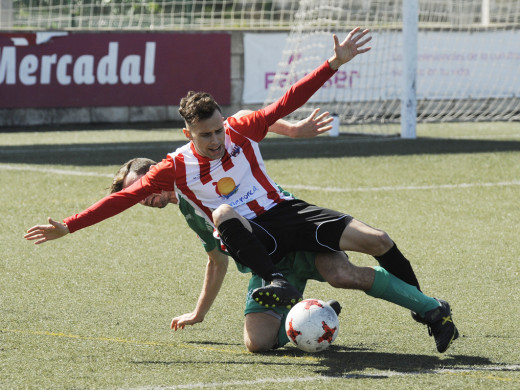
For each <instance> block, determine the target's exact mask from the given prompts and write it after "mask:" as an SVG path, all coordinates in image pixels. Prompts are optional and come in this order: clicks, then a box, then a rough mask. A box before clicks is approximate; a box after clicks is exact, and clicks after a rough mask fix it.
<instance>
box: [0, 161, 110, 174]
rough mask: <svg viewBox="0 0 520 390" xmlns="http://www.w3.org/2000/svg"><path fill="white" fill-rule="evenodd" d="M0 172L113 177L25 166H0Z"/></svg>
mask: <svg viewBox="0 0 520 390" xmlns="http://www.w3.org/2000/svg"><path fill="white" fill-rule="evenodd" d="M0 170H6V171H29V172H42V173H54V174H56V175H71V176H95V177H114V175H111V174H108V173H99V172H85V171H71V170H66V169H53V168H39V167H33V166H27V165H8V164H0Z"/></svg>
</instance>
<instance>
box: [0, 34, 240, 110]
mask: <svg viewBox="0 0 520 390" xmlns="http://www.w3.org/2000/svg"><path fill="white" fill-rule="evenodd" d="M38 34H40V33H36V34H35V33H25V34H24V33H20V34H13V33H11V34H8V33H5V34H4V33H0V88H1V90H2V94H0V108H22V107H23V108H28V107H90V106H144V105H150V106H154V105H178V104H179V101H180V99H181V98H182V97H183V96H185V94H186V93H187V92H188V91H189V90H192V89H193V90H204V91H207V92H209V93H211V94H212V95H213V96H214V97H215V98H216V99H217V101H218V102H219V103H220V104H223V105H225V104H229V102H230V100H231V96H230V95H231V90H230V84H231V83H230V79H231V77H230V41H231V40H230V36H229V34H174V33H172V34H167V33H158V34H147V33H143V34H139V33H129V34H123V33H121V34H118V33H113V34H109V33H100V34H70V35H66V33H65V34H64V33H55V35H54V36H53V35H52V34H51V35H49V33H45V34H47V35H46V37H44V38H43V39H40V36H39V35H38ZM58 34H59V35H58ZM56 35H58V36H56ZM208 57H209V58H218V59H219V60H218V61H213V62H212V63H211V72H210V71H209V69H208V67H209V65H208V64H207V61H206V59H207V58H208ZM214 75H218V77H214Z"/></svg>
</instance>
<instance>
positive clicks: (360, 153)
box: [0, 135, 520, 166]
mask: <svg viewBox="0 0 520 390" xmlns="http://www.w3.org/2000/svg"><path fill="white" fill-rule="evenodd" d="M143 138H145V135H143ZM183 144H185V142H184V141H177V142H120V143H104V144H96V143H91V144H68V145H22V146H0V162H2V163H13V164H26V163H30V164H53V165H77V166H94V165H120V164H122V163H124V162H125V161H127V160H129V159H131V158H134V157H148V158H151V159H154V160H161V159H163V158H164V157H165V156H166V154H167V153H170V152H172V151H174V150H175V149H176V148H178V147H179V146H181V145H183ZM260 145H261V150H262V154H263V156H264V159H266V160H268V159H290V158H330V157H371V156H394V155H395V156H404V155H415V154H457V153H484V152H518V151H520V141H513V140H508V141H504V140H470V139H444V138H418V139H413V140H404V139H398V138H383V139H366V138H356V137H347V136H341V137H337V138H332V137H318V138H314V139H302V140H292V139H285V138H267V139H265V140H264V141H262V143H261V144H260Z"/></svg>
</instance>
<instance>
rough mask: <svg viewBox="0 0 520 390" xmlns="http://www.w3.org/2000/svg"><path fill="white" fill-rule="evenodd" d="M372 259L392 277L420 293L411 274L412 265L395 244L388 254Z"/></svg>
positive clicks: (416, 282) (415, 279)
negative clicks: (415, 288) (413, 287)
mask: <svg viewBox="0 0 520 390" xmlns="http://www.w3.org/2000/svg"><path fill="white" fill-rule="evenodd" d="M374 257H375V259H376V260H377V261H378V262H379V265H380V266H381V267H383V268H384V269H386V270H387V271H388V272H390V273H391V274H392V275H394V276H395V277H398V278H399V279H401V280H402V281H403V282H405V283H408V284H411V285H412V286H415V287H417V289H418V290H419V291H421V287H420V286H419V281H418V280H417V277H416V276H415V273H414V272H413V269H412V265H411V264H410V262H409V261H408V260H407V259H406V257H404V255H403V254H402V253H401V251H400V250H399V249H397V245H395V243H394V246H393V247H392V248H390V250H389V251H388V252H386V253H385V254H382V255H381V256H374Z"/></svg>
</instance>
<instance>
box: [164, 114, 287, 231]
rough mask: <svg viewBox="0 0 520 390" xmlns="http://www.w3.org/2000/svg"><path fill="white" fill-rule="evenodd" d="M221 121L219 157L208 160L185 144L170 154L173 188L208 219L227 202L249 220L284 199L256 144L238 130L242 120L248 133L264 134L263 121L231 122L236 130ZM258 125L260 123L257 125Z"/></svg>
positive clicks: (210, 219) (227, 122)
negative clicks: (221, 152) (222, 145)
mask: <svg viewBox="0 0 520 390" xmlns="http://www.w3.org/2000/svg"><path fill="white" fill-rule="evenodd" d="M231 121H232V118H229V119H228V120H227V121H226V122H225V123H224V127H225V133H226V141H225V149H226V151H225V153H224V156H223V157H222V158H221V159H218V160H210V159H208V158H206V157H204V156H201V155H199V154H198V153H197V151H196V150H195V148H194V147H193V144H192V143H190V144H187V145H184V146H183V147H181V148H179V149H177V150H176V151H175V152H174V153H171V154H170V157H171V158H172V159H173V162H174V166H175V173H176V174H175V190H176V191H177V192H180V193H181V194H182V195H183V196H184V198H185V199H186V200H188V202H189V203H190V204H191V205H192V206H193V207H194V208H195V209H196V210H198V211H199V212H200V213H201V215H202V216H204V217H205V218H206V219H207V220H208V221H210V222H212V218H211V212H212V210H214V209H216V208H217V207H218V206H220V205H221V204H224V203H226V204H228V205H230V206H231V207H233V208H234V209H235V210H236V211H237V212H238V213H239V214H240V215H242V216H243V217H245V218H248V219H252V218H254V217H256V216H257V215H260V214H261V213H263V212H264V211H267V210H269V209H270V208H271V207H273V206H274V205H276V204H278V203H280V202H282V201H283V200H286V199H292V197H290V196H286V195H284V194H283V193H282V192H281V191H280V190H279V189H278V187H277V186H276V184H275V183H274V181H273V180H272V179H271V178H270V177H269V175H268V174H267V172H266V170H265V165H264V160H263V159H262V155H261V153H260V149H259V147H258V143H257V142H256V141H254V140H253V139H250V138H248V137H246V136H244V135H242V133H243V132H241V131H240V130H241V128H242V127H243V126H244V123H248V124H247V130H248V132H251V131H255V132H257V135H258V136H259V137H261V138H263V136H264V132H265V128H264V127H263V123H261V122H255V123H257V125H256V126H255V125H253V122H254V121H247V120H246V121H234V122H235V125H236V127H238V128H237V129H235V128H234V127H233V125H232V124H231V123H230V122H231ZM258 123H259V124H260V126H259V125H258Z"/></svg>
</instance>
